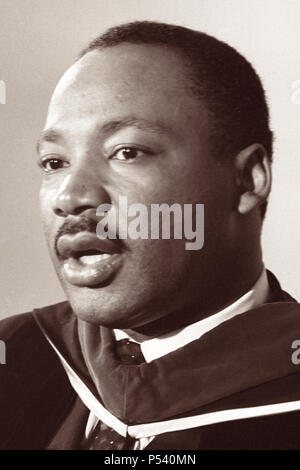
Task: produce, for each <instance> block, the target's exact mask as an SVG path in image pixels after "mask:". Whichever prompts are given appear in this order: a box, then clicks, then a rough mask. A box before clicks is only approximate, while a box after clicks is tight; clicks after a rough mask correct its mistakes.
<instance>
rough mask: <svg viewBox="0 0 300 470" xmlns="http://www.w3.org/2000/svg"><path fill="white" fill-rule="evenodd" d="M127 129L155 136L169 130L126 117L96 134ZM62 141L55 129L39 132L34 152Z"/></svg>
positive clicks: (162, 126)
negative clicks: (133, 128)
mask: <svg viewBox="0 0 300 470" xmlns="http://www.w3.org/2000/svg"><path fill="white" fill-rule="evenodd" d="M127 127H135V128H136V129H140V130H144V131H148V132H153V133H156V134H170V133H171V129H170V128H169V127H168V126H166V125H165V124H164V123H162V122H160V121H153V122H152V121H149V120H147V119H140V118H135V117H131V116H129V117H126V118H122V119H118V120H113V121H109V122H107V123H104V124H103V125H101V126H99V127H98V132H99V133H103V134H106V135H111V134H114V133H115V132H118V131H120V130H122V129H126V128H127ZM61 140H63V135H62V132H61V131H60V130H58V129H55V128H49V129H46V130H44V131H42V132H41V134H40V136H39V138H38V141H37V143H36V151H37V152H38V153H39V151H40V146H41V144H42V143H43V142H53V143H57V142H59V141H61Z"/></svg>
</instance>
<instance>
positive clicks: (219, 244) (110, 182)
mask: <svg viewBox="0 0 300 470" xmlns="http://www.w3.org/2000/svg"><path fill="white" fill-rule="evenodd" d="M189 84H190V82H189V79H188V78H187V77H186V72H185V71H184V68H183V65H182V62H181V59H180V58H179V57H178V56H177V55H176V54H175V53H174V52H172V51H169V50H166V49H164V48H161V47H146V46H140V45H130V44H123V45H121V46H115V47H111V48H107V49H103V50H101V51H94V52H90V53H88V54H87V55H86V56H84V57H83V58H82V59H81V60H80V61H79V62H77V63H76V64H75V65H73V66H72V67H71V68H70V69H69V70H68V71H67V72H66V74H65V75H64V77H63V78H62V80H61V81H60V83H59V85H58V87H57V88H56V90H55V92H54V95H53V97H52V100H51V103H50V107H49V112H48V116H47V120H46V125H45V129H44V133H43V137H42V138H41V142H40V155H41V163H42V165H43V169H44V177H43V182H42V186H41V192H40V200H41V211H42V219H43V224H44V228H45V233H46V238H47V242H48V245H49V250H50V254H51V257H52V260H53V263H54V266H55V269H56V272H57V275H58V277H59V279H60V281H61V283H62V285H63V288H64V290H65V292H66V295H67V297H68V299H69V301H70V303H71V305H72V307H73V309H74V311H75V313H76V314H77V315H78V316H79V317H80V318H82V319H84V320H87V321H91V322H96V323H99V324H103V325H106V326H110V327H119V328H134V327H138V326H141V325H145V324H147V323H149V322H151V321H153V320H157V319H159V318H161V317H163V316H165V315H167V314H169V313H170V312H172V311H173V310H178V309H181V308H183V307H187V306H189V305H191V306H192V305H194V304H199V306H200V308H201V303H203V304H205V305H206V304H207V299H208V297H209V296H210V295H211V293H212V291H213V288H214V285H215V284H216V283H217V282H218V280H219V279H220V278H222V276H223V275H224V272H225V270H226V266H227V263H228V259H229V257H230V256H229V255H230V246H231V245H232V242H233V238H234V234H233V232H234V230H233V229H232V227H233V225H234V224H233V223H232V213H233V200H234V197H235V195H234V191H235V190H234V188H233V186H234V185H233V171H232V165H231V164H229V163H226V164H225V163H222V164H221V163H220V162H219V161H218V160H217V159H216V158H215V156H214V155H213V151H212V142H211V138H210V136H211V131H210V130H211V123H210V121H209V114H208V112H207V110H206V108H205V106H204V104H202V103H201V102H200V101H199V100H197V99H196V98H195V97H194V96H193V94H192V92H191V91H190V90H189ZM120 196H126V197H127V203H128V206H130V205H131V204H133V203H141V204H143V205H145V206H146V207H148V208H149V207H150V205H151V204H162V203H166V204H169V205H171V204H173V203H179V204H181V205H182V207H183V204H193V205H195V204H204V207H205V241H204V247H203V248H202V249H201V250H198V251H188V250H186V249H185V242H186V240H184V239H182V240H180V239H175V240H174V239H172V238H171V239H170V240H168V239H155V240H152V239H151V238H150V239H124V240H118V239H116V240H113V239H112V240H106V241H105V242H101V240H99V239H98V238H97V237H96V234H95V227H96V225H95V224H96V223H97V221H99V219H97V217H96V209H97V207H98V206H99V205H100V204H103V203H110V204H112V205H113V207H115V208H116V210H118V204H119V197H120ZM119 230H120V227H119V226H117V236H118V231H119Z"/></svg>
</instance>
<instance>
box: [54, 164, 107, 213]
mask: <svg viewBox="0 0 300 470" xmlns="http://www.w3.org/2000/svg"><path fill="white" fill-rule="evenodd" d="M103 203H110V197H109V195H108V193H107V191H106V190H105V189H104V187H103V183H102V182H101V178H100V177H99V175H98V174H97V173H96V172H93V171H92V169H90V170H87V169H84V168H77V169H73V170H72V171H71V172H70V173H69V174H68V175H66V177H65V178H64V179H63V181H62V182H61V184H60V186H59V188H58V190H57V192H56V194H55V196H54V197H53V199H52V210H53V211H54V213H55V214H56V215H58V216H60V217H67V216H68V215H80V214H81V213H82V212H84V211H86V210H88V209H94V210H96V209H97V207H98V206H99V205H100V204H103Z"/></svg>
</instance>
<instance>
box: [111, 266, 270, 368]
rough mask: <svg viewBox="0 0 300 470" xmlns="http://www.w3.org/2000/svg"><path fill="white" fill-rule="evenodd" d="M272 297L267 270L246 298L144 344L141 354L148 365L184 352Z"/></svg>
mask: <svg viewBox="0 0 300 470" xmlns="http://www.w3.org/2000/svg"><path fill="white" fill-rule="evenodd" d="M268 295H269V284H268V278H267V273H266V270H265V268H263V270H262V273H261V274H260V276H259V278H258V279H257V281H256V283H255V284H254V286H253V287H252V288H251V289H250V290H249V291H248V292H246V294H244V295H243V296H242V297H240V298H239V299H237V300H236V301H235V302H233V303H232V304H231V305H229V306H228V307H226V308H224V309H223V310H221V311H220V312H218V313H215V314H214V315H210V316H209V317H207V318H204V319H203V320H199V321H198V322H196V323H192V324H191V325H188V326H186V327H185V328H180V329H178V330H176V331H173V332H172V333H168V334H166V335H162V336H160V337H159V338H152V339H149V340H147V341H144V342H142V343H141V350H142V353H143V355H144V357H145V360H146V362H151V361H153V360H155V359H158V358H159V357H162V356H164V355H166V354H169V353H170V352H172V351H175V350H176V349H179V348H182V347H183V346H185V345H186V344H188V343H191V342H192V341H195V340H197V339H199V338H201V336H203V335H204V334H205V333H207V332H208V331H210V330H212V329H213V328H216V327H217V326H218V325H220V324H221V323H223V322H225V321H227V320H230V319H231V318H233V317H235V316H236V315H240V314H241V313H244V312H246V311H247V310H251V309H253V308H255V307H257V306H259V305H261V304H263V303H264V302H266V300H267V298H268ZM114 334H115V338H116V340H117V341H119V340H121V339H125V338H129V339H131V338H130V337H129V335H128V334H127V333H125V332H124V331H123V330H118V329H115V330H114ZM131 340H132V339H131ZM132 341H133V340H132ZM136 342H137V341H136Z"/></svg>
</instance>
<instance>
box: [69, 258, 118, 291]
mask: <svg viewBox="0 0 300 470" xmlns="http://www.w3.org/2000/svg"><path fill="white" fill-rule="evenodd" d="M121 264H122V256H121V255H120V254H119V253H115V254H112V255H109V256H107V255H99V256H92V257H89V256H84V257H82V258H68V259H67V260H65V262H64V265H63V272H64V275H65V279H66V280H67V281H68V282H69V283H70V284H72V285H74V286H78V287H95V286H96V285H99V287H100V285H101V284H103V283H104V282H106V281H107V280H108V279H109V278H110V277H112V276H113V275H114V274H116V272H117V271H118V269H119V268H120V267H121Z"/></svg>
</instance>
